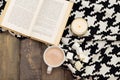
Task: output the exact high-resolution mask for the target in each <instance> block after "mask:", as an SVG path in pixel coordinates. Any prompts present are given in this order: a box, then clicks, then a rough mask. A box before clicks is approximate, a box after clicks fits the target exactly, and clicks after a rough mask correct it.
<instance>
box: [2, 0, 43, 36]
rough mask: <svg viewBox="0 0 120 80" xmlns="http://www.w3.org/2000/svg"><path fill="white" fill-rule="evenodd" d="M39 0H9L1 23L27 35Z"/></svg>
mask: <svg viewBox="0 0 120 80" xmlns="http://www.w3.org/2000/svg"><path fill="white" fill-rule="evenodd" d="M40 1H42V0H11V2H10V5H9V7H8V10H7V12H6V15H5V17H4V19H3V22H2V25H3V26H5V27H7V28H10V29H12V30H15V31H17V32H20V33H23V34H27V35H28V31H29V27H30V26H31V22H32V19H33V17H34V15H35V13H36V11H37V10H36V9H37V7H38V5H39V2H40Z"/></svg>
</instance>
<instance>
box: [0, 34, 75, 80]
mask: <svg viewBox="0 0 120 80" xmlns="http://www.w3.org/2000/svg"><path fill="white" fill-rule="evenodd" d="M46 48H47V46H46V45H45V44H43V43H40V42H37V41H34V40H31V39H25V40H22V41H20V40H18V39H16V38H15V37H13V36H11V35H10V34H8V33H0V80H73V78H72V75H71V72H69V71H66V70H64V69H62V68H60V67H58V68H55V69H53V71H52V74H49V75H48V74H47V73H46V70H47V65H46V64H45V63H44V61H43V53H44V51H45V49H46Z"/></svg>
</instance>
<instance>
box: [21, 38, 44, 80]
mask: <svg viewBox="0 0 120 80" xmlns="http://www.w3.org/2000/svg"><path fill="white" fill-rule="evenodd" d="M41 51H42V49H41V47H40V44H39V42H37V41H33V40H30V39H25V40H23V41H21V62H20V80H41V77H40V76H41V57H42V56H41Z"/></svg>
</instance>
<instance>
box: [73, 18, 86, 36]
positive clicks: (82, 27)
mask: <svg viewBox="0 0 120 80" xmlns="http://www.w3.org/2000/svg"><path fill="white" fill-rule="evenodd" d="M87 29H88V24H87V22H86V20H85V19H83V18H76V19H75V20H73V22H72V24H71V30H72V32H73V33H74V34H76V35H78V36H81V35H83V34H85V33H86V32H87Z"/></svg>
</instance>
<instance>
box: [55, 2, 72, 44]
mask: <svg viewBox="0 0 120 80" xmlns="http://www.w3.org/2000/svg"><path fill="white" fill-rule="evenodd" d="M72 7H73V2H70V1H69V4H68V8H67V11H66V13H65V16H64V19H63V22H62V24H61V27H60V28H59V33H58V34H57V35H58V36H57V37H56V40H55V43H54V44H53V45H59V42H60V40H61V38H62V34H63V32H64V30H63V29H65V26H66V23H67V21H68V18H69V16H70V12H71V10H72Z"/></svg>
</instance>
